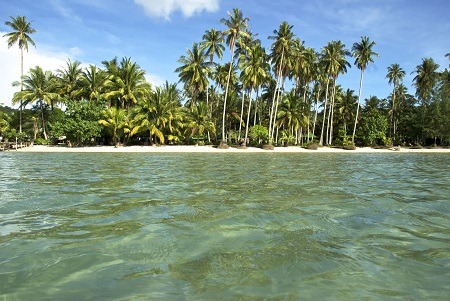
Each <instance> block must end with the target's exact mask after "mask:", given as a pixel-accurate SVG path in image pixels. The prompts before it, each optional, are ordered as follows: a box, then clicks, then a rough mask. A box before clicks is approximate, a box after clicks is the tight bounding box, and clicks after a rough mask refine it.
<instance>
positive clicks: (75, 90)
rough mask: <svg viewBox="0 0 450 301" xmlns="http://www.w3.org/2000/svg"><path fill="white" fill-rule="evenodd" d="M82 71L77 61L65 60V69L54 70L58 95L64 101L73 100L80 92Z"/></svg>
mask: <svg viewBox="0 0 450 301" xmlns="http://www.w3.org/2000/svg"><path fill="white" fill-rule="evenodd" d="M82 75H83V70H82V68H81V63H80V62H79V61H74V62H72V61H71V60H70V59H68V60H67V64H66V67H65V68H62V69H58V70H56V76H57V77H58V82H59V83H58V86H59V87H58V88H59V90H60V95H61V96H62V97H64V98H66V100H68V101H71V100H74V99H75V98H76V97H77V96H78V95H80V94H81V92H82V87H81V76H82Z"/></svg>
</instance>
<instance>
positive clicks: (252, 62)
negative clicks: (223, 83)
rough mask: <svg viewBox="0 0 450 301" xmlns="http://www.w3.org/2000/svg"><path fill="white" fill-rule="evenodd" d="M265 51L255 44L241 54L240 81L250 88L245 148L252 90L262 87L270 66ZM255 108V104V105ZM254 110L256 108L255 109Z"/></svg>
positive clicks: (245, 140) (246, 128)
mask: <svg viewBox="0 0 450 301" xmlns="http://www.w3.org/2000/svg"><path fill="white" fill-rule="evenodd" d="M266 56H267V55H266V51H265V49H264V48H263V47H262V46H261V44H256V45H254V46H252V47H251V48H249V49H248V53H247V55H245V54H241V57H240V60H241V61H242V74H241V77H242V81H243V83H244V85H246V86H248V87H250V96H249V99H248V112H247V121H246V123H245V139H244V142H243V147H245V146H246V143H247V138H248V127H249V123H250V112H251V105H252V98H253V90H254V89H257V88H258V87H259V86H261V85H262V83H263V80H264V79H265V78H266V77H267V70H269V68H270V66H269V63H268V62H267V60H266ZM255 106H256V104H255ZM255 110H256V108H255Z"/></svg>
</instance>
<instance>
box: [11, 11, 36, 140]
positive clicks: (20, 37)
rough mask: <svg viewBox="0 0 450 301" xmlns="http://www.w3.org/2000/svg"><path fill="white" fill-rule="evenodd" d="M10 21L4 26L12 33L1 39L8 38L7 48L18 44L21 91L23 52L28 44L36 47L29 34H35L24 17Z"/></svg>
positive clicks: (20, 112) (20, 122) (20, 128)
mask: <svg viewBox="0 0 450 301" xmlns="http://www.w3.org/2000/svg"><path fill="white" fill-rule="evenodd" d="M10 18H11V21H6V22H5V25H7V26H9V27H11V28H12V30H13V31H12V32H9V33H7V34H5V35H3V37H6V38H8V40H7V43H8V48H11V47H12V46H14V44H16V43H17V44H18V45H19V48H20V78H21V80H20V81H21V84H20V90H21V91H22V90H23V50H24V49H25V50H26V51H27V52H28V43H30V44H31V45H33V46H34V47H36V44H35V43H34V41H33V39H32V38H31V37H30V34H33V33H35V32H36V30H35V29H34V28H32V27H31V22H33V21H30V22H28V21H27V19H26V17H25V16H17V17H16V18H14V17H11V16H10ZM22 109H23V108H22V100H20V106H19V132H20V133H22Z"/></svg>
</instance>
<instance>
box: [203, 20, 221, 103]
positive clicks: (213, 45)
mask: <svg viewBox="0 0 450 301" xmlns="http://www.w3.org/2000/svg"><path fill="white" fill-rule="evenodd" d="M202 39H203V40H202V41H201V42H200V47H201V49H202V51H204V52H205V55H206V56H209V65H210V66H209V67H210V68H211V67H212V66H213V63H214V57H215V56H217V57H218V58H219V60H222V57H223V51H224V50H225V46H223V44H222V43H223V36H222V32H221V31H220V30H216V29H215V28H212V29H210V30H207V31H206V32H205V34H204V35H203V37H202ZM206 103H207V104H209V89H208V87H206Z"/></svg>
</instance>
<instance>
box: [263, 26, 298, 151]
mask: <svg viewBox="0 0 450 301" xmlns="http://www.w3.org/2000/svg"><path fill="white" fill-rule="evenodd" d="M293 27H294V26H293V25H289V24H288V23H287V22H286V21H284V22H281V24H280V27H279V29H278V30H274V31H273V33H274V34H275V36H269V37H268V38H269V39H270V40H275V42H274V43H273V44H272V46H271V50H272V52H271V58H272V62H273V63H274V68H275V70H276V76H277V83H276V88H275V93H274V97H273V101H272V109H271V113H270V120H269V145H270V144H271V143H272V140H273V132H274V129H275V120H276V117H277V110H278V103H279V99H280V96H281V91H282V90H283V89H284V78H285V77H286V76H287V75H288V74H289V72H290V70H291V69H292V61H291V60H290V58H291V57H292V54H293V52H294V48H295V41H294V40H293V38H294V36H295V34H294V33H293V32H292V28H293Z"/></svg>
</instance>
